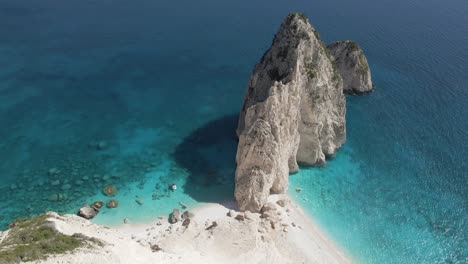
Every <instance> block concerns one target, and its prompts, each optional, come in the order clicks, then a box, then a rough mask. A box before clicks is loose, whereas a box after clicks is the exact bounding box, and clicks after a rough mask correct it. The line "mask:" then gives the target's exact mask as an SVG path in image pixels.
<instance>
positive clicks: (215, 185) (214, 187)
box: [173, 115, 238, 207]
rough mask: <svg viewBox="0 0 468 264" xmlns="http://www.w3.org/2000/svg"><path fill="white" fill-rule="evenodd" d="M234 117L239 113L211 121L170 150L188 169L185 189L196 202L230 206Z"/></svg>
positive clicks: (234, 134) (235, 119)
mask: <svg viewBox="0 0 468 264" xmlns="http://www.w3.org/2000/svg"><path fill="white" fill-rule="evenodd" d="M237 121H238V115H229V116H224V117H222V118H219V119H216V120H213V121H210V122H209V123H207V124H205V125H204V126H202V127H200V128H198V129H196V130H194V131H193V132H192V133H191V134H190V135H189V136H187V137H186V138H185V139H184V140H183V141H182V143H181V144H179V145H178V146H177V147H176V150H175V152H174V153H173V156H174V160H175V161H176V163H177V164H178V166H180V167H181V168H183V169H185V170H187V172H188V177H187V179H186V181H185V183H184V186H183V189H184V192H185V193H186V194H188V195H189V196H191V197H192V198H193V199H195V200H196V201H197V202H218V203H219V202H221V203H227V204H225V205H227V206H229V207H232V206H230V204H232V201H233V199H234V196H233V194H234V174H235V169H236V164H235V158H236V150H237V135H236V128H237Z"/></svg>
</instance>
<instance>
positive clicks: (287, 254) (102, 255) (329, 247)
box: [38, 195, 352, 264]
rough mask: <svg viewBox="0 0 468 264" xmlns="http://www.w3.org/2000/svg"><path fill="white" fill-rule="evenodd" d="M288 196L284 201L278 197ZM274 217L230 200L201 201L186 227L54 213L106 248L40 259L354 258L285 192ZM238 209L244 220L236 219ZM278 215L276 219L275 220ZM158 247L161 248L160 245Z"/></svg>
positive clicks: (68, 230) (60, 222) (63, 226)
mask: <svg viewBox="0 0 468 264" xmlns="http://www.w3.org/2000/svg"><path fill="white" fill-rule="evenodd" d="M278 200H282V201H286V203H285V204H284V207H283V206H280V205H278V204H277V203H276V201H278ZM269 201H270V202H271V203H270V205H274V208H273V210H271V211H269V213H270V214H271V215H272V216H271V217H268V218H265V215H263V216H262V217H261V216H260V214H253V213H245V214H241V213H239V212H235V213H234V212H233V211H231V212H232V213H233V214H232V216H228V212H229V210H230V209H229V208H233V206H232V205H231V204H226V205H221V204H216V203H209V204H202V205H200V206H198V207H196V208H193V209H191V208H189V209H190V212H192V213H193V214H194V216H193V217H191V218H190V224H189V225H188V227H186V226H183V225H182V221H179V222H177V223H175V224H172V225H171V224H170V223H169V222H168V220H167V219H166V218H164V219H155V220H154V221H151V222H148V223H131V222H129V223H127V224H122V225H120V226H114V227H105V226H100V225H96V224H94V223H91V222H90V221H88V220H85V219H83V218H80V217H78V216H74V215H65V216H58V215H55V216H54V217H52V218H51V221H53V222H54V225H55V227H56V228H57V230H59V231H60V232H62V233H64V234H67V235H71V234H73V233H82V234H84V235H86V236H90V237H96V238H98V239H101V240H102V241H103V242H104V244H105V246H104V247H103V248H94V249H90V248H86V249H79V250H77V251H75V252H73V253H69V254H65V255H58V256H52V257H49V258H48V259H47V260H45V261H41V262H38V263H43V264H52V263H70V264H75V263H83V264H84V263H89V264H91V263H100V264H107V263H108V264H111V263H112V264H114V263H194V264H197V263H200V264H201V263H204V264H205V263H233V264H234V263H248V264H250V263H255V264H257V263H258V264H260V263H262V264H263V263H264V264H271V263H278V264H280V263H281V264H282V263H352V261H351V259H350V257H349V256H346V255H345V254H344V253H343V251H342V250H341V249H340V248H339V247H338V246H337V245H335V243H334V242H333V241H332V240H331V239H329V238H328V237H327V236H326V234H325V233H324V232H322V231H321V230H320V228H319V227H318V225H316V224H315V223H314V222H313V219H310V217H309V216H306V215H305V214H304V212H303V211H302V209H301V208H300V207H299V206H298V205H296V204H295V203H293V202H291V200H290V198H289V197H287V196H286V195H274V196H271V197H270V199H269ZM239 214H241V215H243V216H244V219H243V220H239V219H236V218H235V217H236V216H238V215H239ZM271 219H275V220H271ZM156 249H160V250H156Z"/></svg>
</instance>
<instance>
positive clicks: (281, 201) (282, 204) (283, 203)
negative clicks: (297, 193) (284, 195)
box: [276, 199, 288, 207]
mask: <svg viewBox="0 0 468 264" xmlns="http://www.w3.org/2000/svg"><path fill="white" fill-rule="evenodd" d="M276 203H277V204H278V205H279V206H281V207H285V206H286V204H287V203H288V201H287V200H285V199H281V200H278V201H276Z"/></svg>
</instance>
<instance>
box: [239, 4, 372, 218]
mask: <svg viewBox="0 0 468 264" xmlns="http://www.w3.org/2000/svg"><path fill="white" fill-rule="evenodd" d="M333 50H334V49H333ZM334 51H335V50H334ZM335 55H336V57H332V56H331V54H330V53H329V50H328V49H327V47H326V46H325V44H324V43H323V42H322V41H321V40H320V38H319V34H318V33H317V31H316V30H315V29H314V28H313V27H312V25H311V24H310V23H309V21H308V19H307V18H306V17H305V16H304V15H303V14H299V13H295V14H290V15H288V16H287V17H286V19H285V20H284V22H283V23H282V25H281V27H280V29H279V31H278V33H277V34H276V35H275V37H274V40H273V43H272V46H271V48H270V49H269V50H268V51H267V52H266V53H265V54H264V55H263V57H262V59H261V61H260V63H258V64H257V65H256V66H255V68H254V70H253V72H252V75H251V77H250V80H249V83H248V87H247V91H246V94H245V97H244V104H243V107H242V110H241V113H240V117H239V125H238V129H237V134H238V136H239V145H238V149H237V156H236V162H237V170H236V190H235V197H236V200H237V202H238V205H239V208H240V209H241V210H250V211H253V212H258V211H260V209H261V208H262V206H263V205H264V204H265V201H266V199H267V197H268V195H270V194H277V193H284V192H285V191H286V190H287V187H288V176H289V173H293V172H296V171H297V170H298V164H302V165H324V164H325V163H326V157H329V156H333V155H334V154H335V152H336V151H337V150H338V149H339V148H340V147H341V146H342V145H343V144H344V143H345V140H346V120H345V115H346V101H345V96H344V94H343V79H342V77H341V75H340V72H339V69H338V68H337V67H336V66H335V64H334V61H335V60H337V58H338V57H339V56H341V55H340V54H337V53H335ZM366 63H367V61H366ZM346 74H347V75H346V78H347V79H346V80H347V81H348V77H349V76H351V75H352V73H348V72H346ZM369 76H370V74H369Z"/></svg>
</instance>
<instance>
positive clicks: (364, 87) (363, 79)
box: [327, 40, 374, 94]
mask: <svg viewBox="0 0 468 264" xmlns="http://www.w3.org/2000/svg"><path fill="white" fill-rule="evenodd" d="M327 49H328V50H329V52H330V55H331V57H332V60H333V62H334V63H335V65H336V67H337V68H338V71H339V72H340V75H341V77H342V78H343V91H344V93H346V94H364V93H369V92H371V91H372V90H373V89H374V86H373V85H372V81H371V72H370V69H369V64H368V63H367V59H366V56H364V52H363V51H362V49H361V48H360V47H359V45H357V44H356V43H355V42H353V41H349V40H345V41H337V42H333V43H332V44H330V45H328V47H327Z"/></svg>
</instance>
